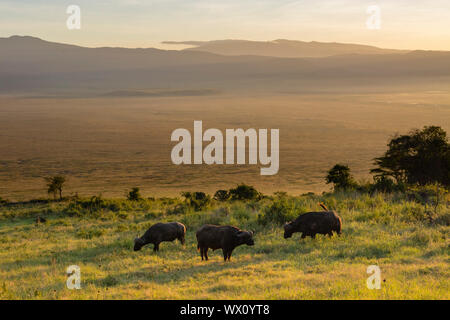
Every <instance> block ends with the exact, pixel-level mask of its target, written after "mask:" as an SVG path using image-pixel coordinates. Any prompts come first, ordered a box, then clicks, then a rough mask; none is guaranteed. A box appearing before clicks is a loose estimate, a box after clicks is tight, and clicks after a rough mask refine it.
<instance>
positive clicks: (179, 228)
mask: <svg viewBox="0 0 450 320" xmlns="http://www.w3.org/2000/svg"><path fill="white" fill-rule="evenodd" d="M185 235H186V227H185V226H184V224H181V223H179V222H169V223H156V224H154V225H153V226H151V227H150V228H149V229H148V230H147V231H146V232H145V233H144V235H143V236H142V237H140V238H136V239H134V251H139V250H141V248H142V247H143V246H145V245H146V244H149V243H152V244H153V245H154V247H153V251H159V244H160V243H161V242H163V241H173V240H175V239H178V240H180V242H181V244H184V237H185Z"/></svg>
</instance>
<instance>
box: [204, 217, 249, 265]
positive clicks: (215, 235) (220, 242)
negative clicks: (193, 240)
mask: <svg viewBox="0 0 450 320" xmlns="http://www.w3.org/2000/svg"><path fill="white" fill-rule="evenodd" d="M196 236H197V242H198V244H197V249H199V250H200V255H201V256H202V260H203V258H205V260H208V249H213V250H217V249H222V251H223V259H224V261H227V259H228V261H230V258H231V253H232V252H233V250H234V248H236V247H237V246H240V245H241V244H246V245H248V246H253V245H254V244H255V243H254V242H253V232H249V231H242V230H239V229H238V228H236V227H232V226H214V225H210V224H207V225H204V226H203V227H201V228H200V229H198V231H197V234H196Z"/></svg>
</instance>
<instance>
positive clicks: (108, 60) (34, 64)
mask: <svg viewBox="0 0 450 320" xmlns="http://www.w3.org/2000/svg"><path fill="white" fill-rule="evenodd" d="M338 47H340V46H338ZM0 48H1V49H0V81H1V82H2V84H3V85H2V86H1V88H0V91H1V92H8V93H14V92H36V91H38V92H39V91H46V92H50V91H51V92H57V91H73V90H78V92H86V91H89V92H101V93H105V92H110V91H116V90H130V89H148V88H171V89H205V88H207V89H216V90H254V89H257V90H270V91H279V90H291V89H293V88H306V89H305V90H309V91H327V90H330V89H332V90H336V89H337V90H343V91H346V90H347V91H348V90H354V88H353V87H358V86H362V85H365V86H370V87H372V88H375V87H377V86H384V87H391V88H394V87H396V86H399V85H404V84H408V85H411V84H412V83H414V85H417V86H420V85H421V84H427V85H430V84H432V85H433V84H435V85H436V86H445V85H446V83H448V82H449V79H450V52H425V51H413V52H407V53H391V52H390V51H386V52H385V51H382V52H383V53H385V54H374V52H378V49H373V50H361V49H360V48H359V47H358V46H357V47H356V48H354V49H352V48H353V46H350V47H347V45H344V48H346V49H345V50H341V51H340V52H341V53H345V54H340V55H331V56H327V57H320V58H317V57H316V58H279V57H267V56H255V55H246V56H241V55H240V56H226V55H218V54H213V53H209V52H202V51H196V50H182V51H170V50H158V49H153V48H148V49H127V48H84V47H79V46H74V45H67V44H59V43H53V42H47V41H44V40H41V39H38V38H33V37H18V36H13V37H10V38H2V39H0ZM326 48H327V47H326V46H325V48H324V49H321V50H323V51H327V50H328V51H327V52H329V54H331V53H335V52H336V51H335V50H334V49H333V48H331V49H326ZM380 50H381V49H380ZM361 52H364V54H362V53H361ZM369 53H370V54H369Z"/></svg>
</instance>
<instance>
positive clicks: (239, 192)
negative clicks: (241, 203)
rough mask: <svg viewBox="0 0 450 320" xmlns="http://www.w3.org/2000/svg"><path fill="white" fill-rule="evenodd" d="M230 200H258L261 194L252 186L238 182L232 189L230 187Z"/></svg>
mask: <svg viewBox="0 0 450 320" xmlns="http://www.w3.org/2000/svg"><path fill="white" fill-rule="evenodd" d="M230 195H231V199H232V200H259V199H260V198H261V194H260V193H259V192H258V191H257V190H256V189H255V188H254V187H252V186H248V185H246V184H243V183H242V184H240V185H238V186H237V187H236V188H234V189H230Z"/></svg>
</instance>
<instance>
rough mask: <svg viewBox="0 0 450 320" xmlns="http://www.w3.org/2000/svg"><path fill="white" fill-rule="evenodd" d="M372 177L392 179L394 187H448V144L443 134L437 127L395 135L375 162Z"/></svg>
mask: <svg viewBox="0 0 450 320" xmlns="http://www.w3.org/2000/svg"><path fill="white" fill-rule="evenodd" d="M375 165H377V167H376V168H374V169H372V170H371V173H373V174H375V177H392V178H394V179H395V180H396V181H397V183H408V184H417V185H427V184H433V183H441V184H443V185H445V186H448V185H450V144H449V143H448V139H447V133H446V132H445V131H444V130H443V129H442V128H441V127H437V126H430V127H427V126H426V127H424V128H423V129H422V130H417V129H416V130H413V131H411V132H410V133H409V134H407V135H397V136H395V137H394V138H393V139H391V141H390V142H389V144H388V150H387V151H386V152H385V154H384V155H383V156H381V157H379V158H375Z"/></svg>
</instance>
